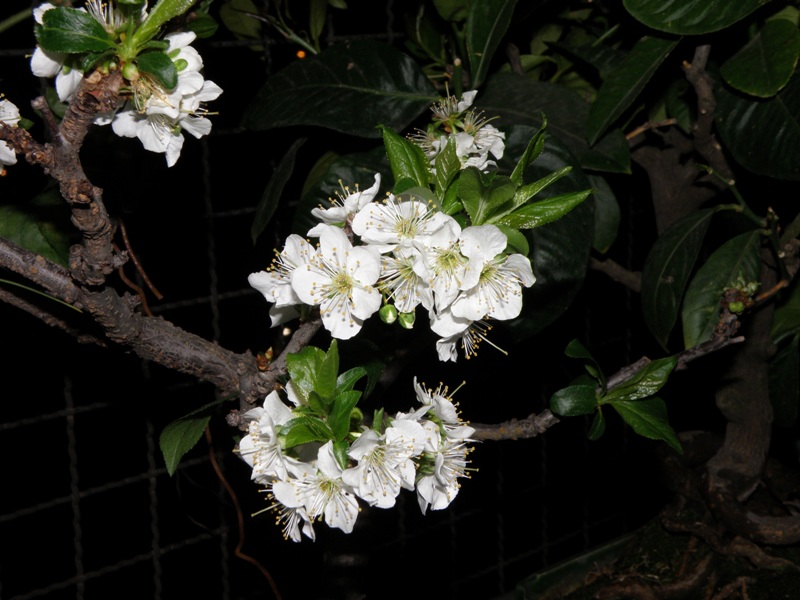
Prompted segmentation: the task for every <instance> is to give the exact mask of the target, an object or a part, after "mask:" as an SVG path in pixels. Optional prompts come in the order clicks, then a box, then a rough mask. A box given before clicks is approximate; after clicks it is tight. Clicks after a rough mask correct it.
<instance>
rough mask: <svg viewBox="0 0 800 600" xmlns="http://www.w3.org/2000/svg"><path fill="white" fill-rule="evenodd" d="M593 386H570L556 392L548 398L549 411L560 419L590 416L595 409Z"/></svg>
mask: <svg viewBox="0 0 800 600" xmlns="http://www.w3.org/2000/svg"><path fill="white" fill-rule="evenodd" d="M595 389H596V388H595V386H594V385H583V384H580V385H571V386H569V387H565V388H564V389H561V390H558V391H557V392H556V393H555V394H553V395H552V396H551V398H550V410H552V411H553V412H554V413H555V414H557V415H561V416H562V417H575V416H578V415H590V414H592V413H593V412H594V411H595V409H596V408H597V396H596V393H595Z"/></svg>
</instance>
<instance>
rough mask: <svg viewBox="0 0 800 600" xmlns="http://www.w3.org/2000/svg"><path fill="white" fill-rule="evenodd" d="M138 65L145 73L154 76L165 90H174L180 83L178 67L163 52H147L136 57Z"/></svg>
mask: <svg viewBox="0 0 800 600" xmlns="http://www.w3.org/2000/svg"><path fill="white" fill-rule="evenodd" d="M136 66H137V67H139V70H140V71H142V72H143V73H147V74H148V75H150V76H151V77H153V78H154V79H155V80H156V81H158V83H160V84H161V86H162V87H163V88H164V89H165V90H173V89H175V87H176V86H177V85H178V69H176V68H175V63H174V62H172V59H171V58H170V57H169V56H167V55H166V54H164V53H163V52H158V51H153V52H145V53H144V54H140V55H139V56H137V57H136Z"/></svg>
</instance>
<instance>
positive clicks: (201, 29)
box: [186, 11, 219, 39]
mask: <svg viewBox="0 0 800 600" xmlns="http://www.w3.org/2000/svg"><path fill="white" fill-rule="evenodd" d="M195 14H196V15H197V17H196V18H195V19H192V20H191V21H189V22H188V23H187V24H186V27H187V28H188V29H189V31H193V32H194V34H195V35H196V36H197V37H198V38H200V39H203V38H210V37H211V36H212V35H214V34H215V33H217V29H219V23H217V21H216V20H215V19H214V18H213V17H212V16H211V15H209V14H208V13H207V12H201V11H197V13H195Z"/></svg>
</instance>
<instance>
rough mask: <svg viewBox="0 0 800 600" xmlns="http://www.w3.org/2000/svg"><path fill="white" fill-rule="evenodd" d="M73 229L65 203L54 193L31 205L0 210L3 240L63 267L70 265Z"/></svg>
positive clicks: (0, 228) (19, 205) (39, 197)
mask: <svg viewBox="0 0 800 600" xmlns="http://www.w3.org/2000/svg"><path fill="white" fill-rule="evenodd" d="M71 228H72V224H71V223H70V222H69V214H68V213H67V212H66V210H65V205H64V200H63V199H62V198H61V196H60V195H59V194H58V193H57V192H56V191H54V190H53V191H50V192H45V193H42V194H40V195H39V196H37V197H36V198H35V199H34V200H33V201H32V202H28V203H24V204H11V205H7V206H0V237H2V238H4V239H6V240H8V241H10V242H12V243H14V244H16V245H17V246H19V247H20V248H25V249H26V250H30V251H31V252H35V253H36V254H39V255H41V256H43V257H44V258H46V259H47V260H50V261H53V262H54V263H56V264H59V265H61V266H63V267H66V266H67V265H68V263H69V245H70V240H69V236H68V234H67V232H68V231H70V230H71Z"/></svg>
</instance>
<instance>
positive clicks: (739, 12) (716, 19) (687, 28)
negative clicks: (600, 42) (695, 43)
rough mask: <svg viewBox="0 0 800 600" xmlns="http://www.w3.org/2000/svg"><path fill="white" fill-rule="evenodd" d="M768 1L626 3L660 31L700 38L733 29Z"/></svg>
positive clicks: (644, 0) (629, 0) (639, 0)
mask: <svg viewBox="0 0 800 600" xmlns="http://www.w3.org/2000/svg"><path fill="white" fill-rule="evenodd" d="M768 1H769V0H736V1H735V2H731V0H623V4H624V6H625V8H626V9H627V10H628V12H630V13H631V14H632V15H633V16H634V17H635V18H636V19H638V20H639V21H641V22H642V23H644V24H645V25H647V26H648V27H652V28H653V29H658V30H659V31H666V32H668V33H676V34H678V35H699V34H703V33H711V32H712V31H719V30H720V29H725V28H726V27H730V26H731V25H733V24H734V23H736V22H737V21H740V20H741V19H744V18H745V17H746V16H747V15H749V14H750V13H751V12H753V11H754V10H756V9H757V8H759V7H760V6H763V5H764V4H766V3H767V2H768Z"/></svg>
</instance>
